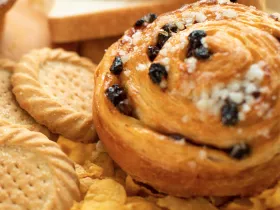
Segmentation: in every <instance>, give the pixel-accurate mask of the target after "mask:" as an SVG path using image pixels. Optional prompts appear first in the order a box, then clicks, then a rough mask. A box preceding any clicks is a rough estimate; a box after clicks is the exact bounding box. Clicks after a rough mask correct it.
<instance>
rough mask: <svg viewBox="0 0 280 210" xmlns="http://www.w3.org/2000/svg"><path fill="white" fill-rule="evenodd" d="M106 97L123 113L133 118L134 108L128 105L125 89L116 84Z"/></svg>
mask: <svg viewBox="0 0 280 210" xmlns="http://www.w3.org/2000/svg"><path fill="white" fill-rule="evenodd" d="M105 95H106V96H107V98H108V99H109V100H110V101H111V103H112V104H114V106H115V107H116V108H117V109H118V110H119V111H120V112H121V113H123V114H125V115H128V116H131V114H132V107H131V106H130V104H129V103H128V99H127V95H126V92H125V90H124V89H123V88H121V87H120V86H119V85H118V84H114V85H112V86H111V87H109V88H108V89H107V90H106V91H105Z"/></svg>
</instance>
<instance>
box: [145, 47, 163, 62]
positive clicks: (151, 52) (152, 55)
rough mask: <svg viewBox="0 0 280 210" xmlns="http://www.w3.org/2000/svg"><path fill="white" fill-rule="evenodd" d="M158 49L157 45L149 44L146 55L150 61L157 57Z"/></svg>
mask: <svg viewBox="0 0 280 210" xmlns="http://www.w3.org/2000/svg"><path fill="white" fill-rule="evenodd" d="M159 51H160V49H159V48H158V47H157V46H149V47H148V57H149V59H150V61H154V60H155V58H156V57H157V55H158V53H159Z"/></svg>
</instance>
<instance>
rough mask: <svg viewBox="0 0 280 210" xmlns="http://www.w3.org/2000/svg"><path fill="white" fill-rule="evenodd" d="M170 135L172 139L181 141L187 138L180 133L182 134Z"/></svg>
mask: <svg viewBox="0 0 280 210" xmlns="http://www.w3.org/2000/svg"><path fill="white" fill-rule="evenodd" d="M169 137H170V138H172V139H174V140H176V141H180V140H182V139H184V140H185V137H184V136H182V135H180V134H171V135H169Z"/></svg>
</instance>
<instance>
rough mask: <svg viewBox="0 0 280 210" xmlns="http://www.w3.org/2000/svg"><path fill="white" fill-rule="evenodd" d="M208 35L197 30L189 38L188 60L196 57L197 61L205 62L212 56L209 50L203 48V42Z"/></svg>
mask: <svg viewBox="0 0 280 210" xmlns="http://www.w3.org/2000/svg"><path fill="white" fill-rule="evenodd" d="M206 36H207V34H206V32H205V31H203V30H195V31H193V32H192V33H190V35H189V36H188V39H189V47H188V51H187V58H189V57H192V56H194V57H196V58H197V59H201V60H205V59H208V58H209V57H210V56H211V52H210V51H209V49H208V48H206V47H205V46H203V44H202V42H201V40H202V38H204V37H206Z"/></svg>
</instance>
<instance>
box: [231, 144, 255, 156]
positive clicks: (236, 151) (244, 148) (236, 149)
mask: <svg viewBox="0 0 280 210" xmlns="http://www.w3.org/2000/svg"><path fill="white" fill-rule="evenodd" d="M227 152H228V154H229V155H230V156H231V157H232V158H234V159H237V160H242V159H244V158H245V157H247V156H248V155H250V153H251V148H250V146H249V145H248V144H245V143H240V144H236V145H234V146H233V147H232V148H230V149H229V150H228V151H227Z"/></svg>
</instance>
